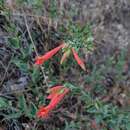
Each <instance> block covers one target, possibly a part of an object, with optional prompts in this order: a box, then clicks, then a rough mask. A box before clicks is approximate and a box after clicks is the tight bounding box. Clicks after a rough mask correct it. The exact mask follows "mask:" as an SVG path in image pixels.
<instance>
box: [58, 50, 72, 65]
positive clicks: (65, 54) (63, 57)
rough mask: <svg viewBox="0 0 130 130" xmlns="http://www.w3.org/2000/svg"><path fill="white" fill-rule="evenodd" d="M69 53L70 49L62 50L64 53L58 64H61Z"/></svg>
mask: <svg viewBox="0 0 130 130" xmlns="http://www.w3.org/2000/svg"><path fill="white" fill-rule="evenodd" d="M69 55H70V49H69V50H67V51H66V52H64V54H63V56H62V58H61V61H60V64H63V62H64V61H65V60H66V58H67V57H69Z"/></svg>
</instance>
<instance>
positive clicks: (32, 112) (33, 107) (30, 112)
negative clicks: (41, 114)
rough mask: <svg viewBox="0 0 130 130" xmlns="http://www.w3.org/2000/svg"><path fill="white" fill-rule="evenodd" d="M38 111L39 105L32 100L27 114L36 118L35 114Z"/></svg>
mask: <svg viewBox="0 0 130 130" xmlns="http://www.w3.org/2000/svg"><path fill="white" fill-rule="evenodd" d="M36 112H37V107H36V105H35V104H33V103H32V102H31V104H30V108H29V110H28V112H26V114H27V116H28V117H29V118H34V117H35V115H36Z"/></svg>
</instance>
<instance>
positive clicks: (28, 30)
mask: <svg viewBox="0 0 130 130" xmlns="http://www.w3.org/2000/svg"><path fill="white" fill-rule="evenodd" d="M24 20H25V25H26V28H27V32H28V35H29V38H30V40H31V43H32V44H33V47H34V50H35V53H36V55H37V56H38V52H37V49H36V46H35V43H34V41H33V38H32V36H31V33H30V29H29V26H28V22H27V17H26V15H24ZM40 68H41V71H42V73H43V76H44V81H45V83H46V86H47V87H48V86H49V85H48V82H47V78H46V75H45V72H44V68H43V67H40Z"/></svg>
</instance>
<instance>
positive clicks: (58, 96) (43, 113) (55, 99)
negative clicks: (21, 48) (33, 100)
mask: <svg viewBox="0 0 130 130" xmlns="http://www.w3.org/2000/svg"><path fill="white" fill-rule="evenodd" d="M61 49H63V52H64V54H63V56H62V58H61V61H60V64H62V63H63V62H64V61H65V60H66V58H68V57H69V55H70V54H71V53H72V54H73V56H74V59H75V60H76V61H77V63H78V65H79V66H80V67H81V68H82V69H83V70H84V71H86V68H85V64H84V62H83V61H82V60H81V58H80V57H79V56H78V54H77V52H76V50H75V49H74V47H72V46H69V45H67V44H66V43H62V44H61V45H59V46H58V47H56V48H54V49H52V50H50V51H48V52H47V53H45V54H44V55H43V56H38V57H37V58H36V61H35V64H36V65H41V64H43V63H44V62H46V61H47V60H49V59H50V58H51V57H52V56H54V55H55V54H56V53H57V52H58V51H60V50H61ZM48 92H49V93H50V94H49V95H48V97H47V99H49V100H50V103H49V105H47V106H42V107H40V108H39V110H38V112H37V114H36V115H37V117H39V118H46V117H48V114H49V113H50V112H51V111H52V110H53V109H54V108H55V107H56V106H57V104H58V103H59V102H60V101H61V100H62V99H63V98H64V96H65V95H66V94H67V93H68V92H69V89H68V88H65V87H64V86H55V87H53V88H51V89H49V91H48Z"/></svg>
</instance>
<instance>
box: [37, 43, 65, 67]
mask: <svg viewBox="0 0 130 130" xmlns="http://www.w3.org/2000/svg"><path fill="white" fill-rule="evenodd" d="M63 47H64V44H61V45H59V46H58V47H56V48H54V49H52V50H50V51H49V52H47V53H46V54H44V55H43V56H38V57H37V58H36V62H35V64H37V65H41V64H43V63H44V62H45V61H47V60H48V59H50V58H51V57H52V56H53V55H55V54H56V53H57V52H58V51H59V50H60V49H61V48H63Z"/></svg>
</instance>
